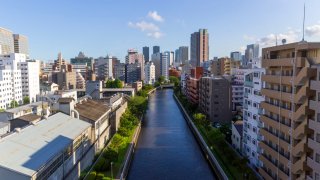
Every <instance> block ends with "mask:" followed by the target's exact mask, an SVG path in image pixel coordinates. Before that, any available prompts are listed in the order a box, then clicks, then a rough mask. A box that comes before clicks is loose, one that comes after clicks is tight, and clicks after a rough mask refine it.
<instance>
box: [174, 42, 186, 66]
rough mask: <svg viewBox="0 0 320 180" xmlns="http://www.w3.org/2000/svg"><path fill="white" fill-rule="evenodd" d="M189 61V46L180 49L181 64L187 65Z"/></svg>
mask: <svg viewBox="0 0 320 180" xmlns="http://www.w3.org/2000/svg"><path fill="white" fill-rule="evenodd" d="M188 60H189V47H188V46H181V47H179V62H180V63H181V64H186V63H187V61H188ZM176 61H177V60H176Z"/></svg>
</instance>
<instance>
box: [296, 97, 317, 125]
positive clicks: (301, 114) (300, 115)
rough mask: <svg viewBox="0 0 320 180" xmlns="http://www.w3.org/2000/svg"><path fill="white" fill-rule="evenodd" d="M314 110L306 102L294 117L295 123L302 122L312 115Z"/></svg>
mask: <svg viewBox="0 0 320 180" xmlns="http://www.w3.org/2000/svg"><path fill="white" fill-rule="evenodd" d="M312 112H313V111H312V110H310V109H309V107H308V101H306V102H305V103H304V104H303V105H301V106H300V107H299V108H298V109H297V110H296V111H295V112H294V113H293V116H292V119H293V121H295V122H302V121H303V120H304V119H305V117H306V116H307V115H311V114H312Z"/></svg>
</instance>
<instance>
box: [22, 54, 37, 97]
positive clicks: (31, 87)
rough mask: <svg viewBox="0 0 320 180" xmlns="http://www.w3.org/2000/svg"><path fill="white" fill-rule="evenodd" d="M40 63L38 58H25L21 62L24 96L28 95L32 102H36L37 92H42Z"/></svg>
mask: <svg viewBox="0 0 320 180" xmlns="http://www.w3.org/2000/svg"><path fill="white" fill-rule="evenodd" d="M18 57H19V56H18ZM23 61H24V62H23ZM39 63H40V62H39V61H37V60H26V59H23V58H22V59H21V62H20V63H19V64H20V69H21V79H22V96H23V97H27V96H28V97H29V99H30V102H31V103H33V102H36V99H37V98H36V97H37V94H39V93H40V80H39V72H40V64H39Z"/></svg>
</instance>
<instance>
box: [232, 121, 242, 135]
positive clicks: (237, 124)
mask: <svg viewBox="0 0 320 180" xmlns="http://www.w3.org/2000/svg"><path fill="white" fill-rule="evenodd" d="M233 125H234V127H235V128H236V129H237V131H238V133H239V134H240V136H242V129H243V121H236V122H235V123H233Z"/></svg>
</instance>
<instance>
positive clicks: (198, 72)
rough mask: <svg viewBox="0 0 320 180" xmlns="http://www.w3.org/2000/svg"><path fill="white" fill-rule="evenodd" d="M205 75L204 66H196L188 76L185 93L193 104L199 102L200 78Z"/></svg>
mask: <svg viewBox="0 0 320 180" xmlns="http://www.w3.org/2000/svg"><path fill="white" fill-rule="evenodd" d="M202 76H203V68H202V67H196V68H193V69H191V73H190V75H188V76H187V77H186V89H185V94H186V95H187V98H188V100H189V101H190V102H191V103H192V104H198V103H199V88H200V84H199V83H200V78H201V77H202Z"/></svg>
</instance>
